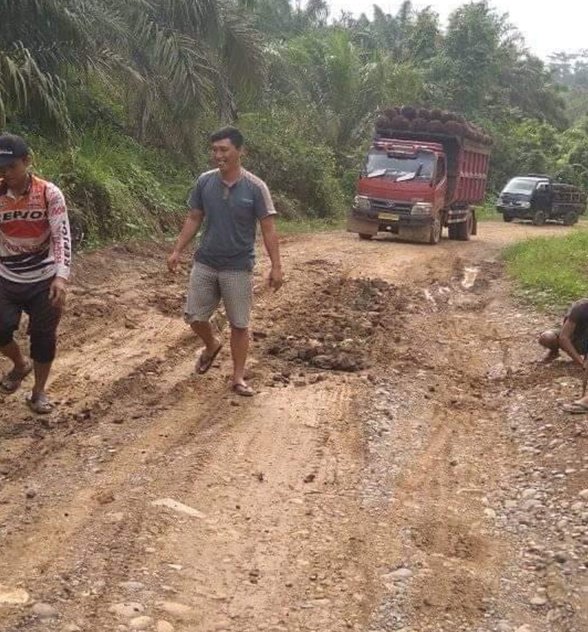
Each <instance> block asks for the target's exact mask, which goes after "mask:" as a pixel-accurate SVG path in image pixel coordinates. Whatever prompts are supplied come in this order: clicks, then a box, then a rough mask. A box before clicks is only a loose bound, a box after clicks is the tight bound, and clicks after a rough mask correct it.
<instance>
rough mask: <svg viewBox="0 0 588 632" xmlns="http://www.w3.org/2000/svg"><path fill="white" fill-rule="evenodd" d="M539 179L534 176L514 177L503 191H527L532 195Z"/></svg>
mask: <svg viewBox="0 0 588 632" xmlns="http://www.w3.org/2000/svg"><path fill="white" fill-rule="evenodd" d="M537 184H538V181H537V180H536V179H534V178H513V179H512V180H511V181H510V182H509V183H508V184H507V185H506V186H505V187H504V190H503V193H526V194H527V195H530V194H531V193H533V191H534V190H535V187H536V186H537Z"/></svg>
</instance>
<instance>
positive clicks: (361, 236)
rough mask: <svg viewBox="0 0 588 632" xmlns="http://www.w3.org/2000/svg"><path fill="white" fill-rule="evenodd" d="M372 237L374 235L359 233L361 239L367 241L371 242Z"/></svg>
mask: <svg viewBox="0 0 588 632" xmlns="http://www.w3.org/2000/svg"><path fill="white" fill-rule="evenodd" d="M372 237H373V235H368V234H367V233H359V238H360V239H365V240H366V241H368V240H370V239H371V238H372Z"/></svg>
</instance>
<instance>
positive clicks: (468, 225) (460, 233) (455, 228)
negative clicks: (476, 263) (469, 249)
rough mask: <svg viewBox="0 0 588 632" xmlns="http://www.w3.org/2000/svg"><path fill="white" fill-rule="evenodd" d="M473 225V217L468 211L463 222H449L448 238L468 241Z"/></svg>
mask: <svg viewBox="0 0 588 632" xmlns="http://www.w3.org/2000/svg"><path fill="white" fill-rule="evenodd" d="M473 226H474V218H473V217H472V214H471V213H470V214H469V215H468V218H467V220H466V221H465V222H460V223H459V224H449V239H456V240H458V241H469V240H470V237H471V236H472V228H473Z"/></svg>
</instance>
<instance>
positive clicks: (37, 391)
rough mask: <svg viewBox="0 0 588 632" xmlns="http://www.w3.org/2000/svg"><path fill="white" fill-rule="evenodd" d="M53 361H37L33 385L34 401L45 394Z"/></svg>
mask: <svg viewBox="0 0 588 632" xmlns="http://www.w3.org/2000/svg"><path fill="white" fill-rule="evenodd" d="M52 364H53V362H35V363H34V367H35V383H34V385H33V397H32V399H33V401H36V400H37V399H38V397H39V395H44V394H45V386H47V380H48V379H49V373H50V372H51V366H52Z"/></svg>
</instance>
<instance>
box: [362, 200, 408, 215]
mask: <svg viewBox="0 0 588 632" xmlns="http://www.w3.org/2000/svg"><path fill="white" fill-rule="evenodd" d="M370 206H371V207H372V209H374V210H382V211H393V212H394V213H399V214H406V215H410V211H411V210H412V204H409V203H407V202H394V201H393V200H382V199H379V198H370Z"/></svg>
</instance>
